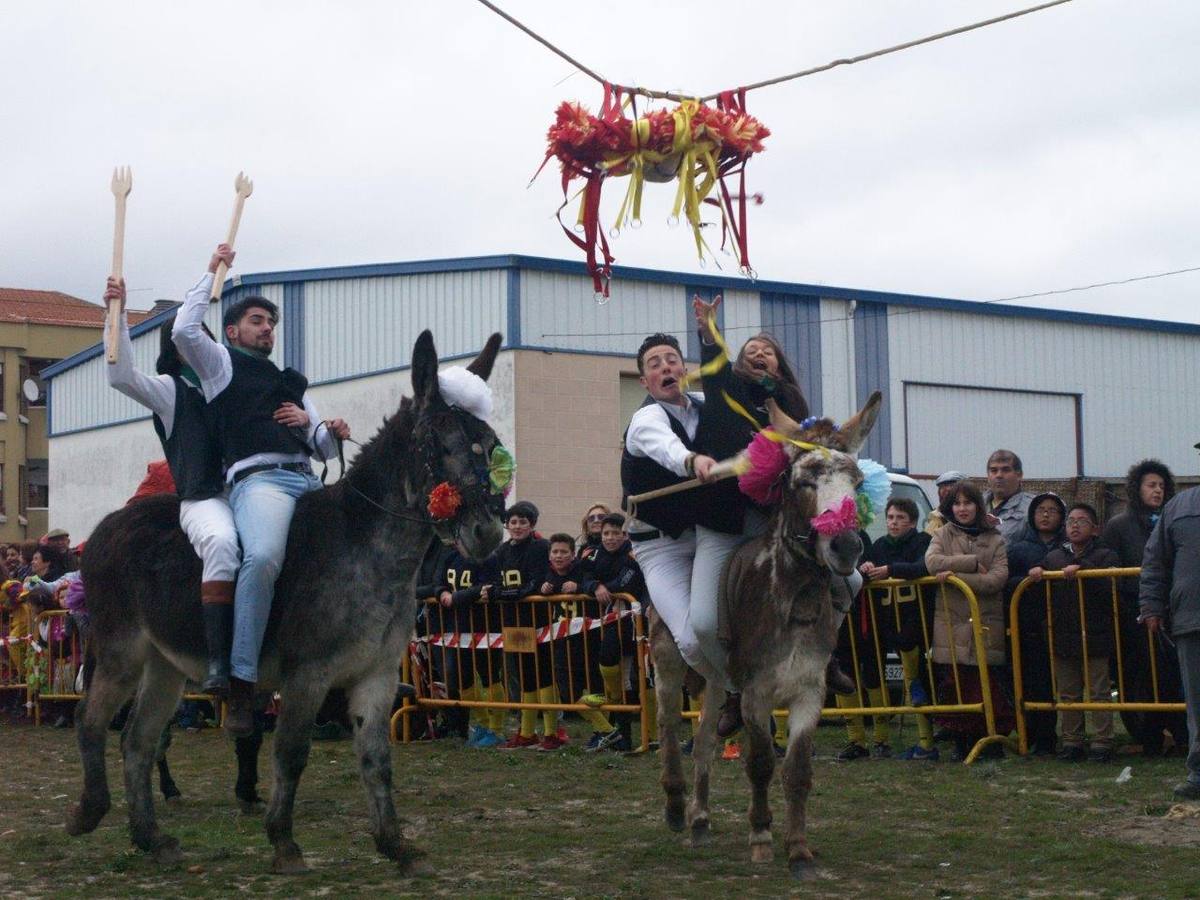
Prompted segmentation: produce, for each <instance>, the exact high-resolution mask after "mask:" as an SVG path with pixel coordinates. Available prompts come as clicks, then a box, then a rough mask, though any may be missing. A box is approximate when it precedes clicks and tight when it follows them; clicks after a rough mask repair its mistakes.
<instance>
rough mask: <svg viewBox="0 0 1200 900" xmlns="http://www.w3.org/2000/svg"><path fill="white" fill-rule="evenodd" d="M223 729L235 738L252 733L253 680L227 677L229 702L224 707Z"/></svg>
mask: <svg viewBox="0 0 1200 900" xmlns="http://www.w3.org/2000/svg"><path fill="white" fill-rule="evenodd" d="M225 730H226V731H228V732H229V734H230V736H232V737H235V738H240V737H246V736H248V735H251V734H253V733H254V682H253V681H242V679H240V678H230V679H229V704H228V706H226V708H225Z"/></svg>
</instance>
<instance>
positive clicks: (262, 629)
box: [229, 469, 321, 681]
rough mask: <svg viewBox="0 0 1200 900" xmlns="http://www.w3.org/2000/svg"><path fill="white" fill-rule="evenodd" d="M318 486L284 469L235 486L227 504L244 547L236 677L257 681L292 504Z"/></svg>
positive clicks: (237, 598)
mask: <svg viewBox="0 0 1200 900" xmlns="http://www.w3.org/2000/svg"><path fill="white" fill-rule="evenodd" d="M320 486H321V482H320V481H319V480H318V479H317V478H316V476H314V475H308V474H304V473H301V472H289V471H287V470H285V469H272V470H269V471H266V472H256V473H255V474H253V475H250V476H248V477H247V478H243V479H242V480H241V481H239V482H238V483H237V484H235V485H234V486H233V491H232V492H231V493H230V495H229V505H230V506H231V507H232V508H233V522H234V524H235V525H236V526H237V533H238V538H239V540H241V542H242V566H241V568H240V569H239V570H238V579H237V589H236V590H235V591H234V594H233V650H232V652H231V653H230V670H231V672H232V674H233V677H234V678H240V679H241V680H242V681H258V655H259V653H260V651H261V650H262V643H263V635H265V634H266V632H267V620H268V619H269V618H270V616H271V601H272V600H273V599H274V597H275V580H276V579H277V578H278V577H279V570H280V568H281V567H282V566H283V554H284V551H285V550H286V549H287V536H288V528H289V527H290V526H291V524H292V513H293V512H295V510H296V500H297V498H299V497H300V496H301V495H302V494H307V493H308V492H309V491H315V490H316V489H317V488H319V487H320Z"/></svg>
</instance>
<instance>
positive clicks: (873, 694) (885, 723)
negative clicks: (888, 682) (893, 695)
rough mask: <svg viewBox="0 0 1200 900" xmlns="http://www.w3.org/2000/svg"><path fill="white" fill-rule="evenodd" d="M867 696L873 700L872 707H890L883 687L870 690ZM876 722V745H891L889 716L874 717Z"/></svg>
mask: <svg viewBox="0 0 1200 900" xmlns="http://www.w3.org/2000/svg"><path fill="white" fill-rule="evenodd" d="M867 696H868V697H870V698H871V705H872V706H888V705H889V703H888V695H887V689H886V688H883V687H877V688H870V689H869V690H868V691H867ZM871 718H872V719H874V720H875V729H874V730H875V743H877V744H890V743H891V742H892V724H891V721H890V720H889V718H888V717H887V716H882V715H881V716H872V717H871Z"/></svg>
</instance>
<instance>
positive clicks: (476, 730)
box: [467, 725, 483, 747]
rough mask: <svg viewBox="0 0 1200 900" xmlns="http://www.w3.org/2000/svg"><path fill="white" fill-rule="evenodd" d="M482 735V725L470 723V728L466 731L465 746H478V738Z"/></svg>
mask: <svg viewBox="0 0 1200 900" xmlns="http://www.w3.org/2000/svg"><path fill="white" fill-rule="evenodd" d="M482 736H483V726H482V725H472V726H471V730H470V731H468V732H467V746H468V747H478V746H479V738H480V737H482Z"/></svg>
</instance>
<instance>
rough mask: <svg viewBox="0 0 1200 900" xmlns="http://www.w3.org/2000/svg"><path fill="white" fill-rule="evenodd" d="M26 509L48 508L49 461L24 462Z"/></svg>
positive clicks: (29, 460)
mask: <svg viewBox="0 0 1200 900" xmlns="http://www.w3.org/2000/svg"><path fill="white" fill-rule="evenodd" d="M25 466H26V468H25V485H26V496H27V500H26V504H25V508H26V509H48V508H49V507H50V460H48V459H27V460H25Z"/></svg>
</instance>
